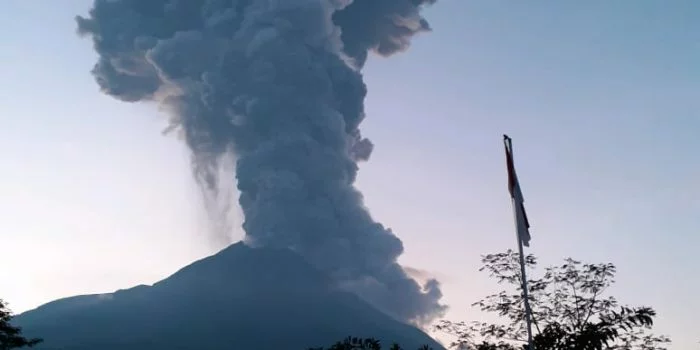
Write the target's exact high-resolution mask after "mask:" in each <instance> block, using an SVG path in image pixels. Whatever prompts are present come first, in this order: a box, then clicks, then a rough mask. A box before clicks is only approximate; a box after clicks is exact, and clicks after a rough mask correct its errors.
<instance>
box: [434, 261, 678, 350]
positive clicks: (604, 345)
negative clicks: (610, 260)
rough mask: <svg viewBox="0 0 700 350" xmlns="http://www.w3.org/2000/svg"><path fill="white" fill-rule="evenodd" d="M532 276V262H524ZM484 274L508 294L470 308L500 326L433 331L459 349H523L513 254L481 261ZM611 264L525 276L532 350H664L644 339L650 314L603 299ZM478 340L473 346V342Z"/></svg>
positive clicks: (456, 325)
mask: <svg viewBox="0 0 700 350" xmlns="http://www.w3.org/2000/svg"><path fill="white" fill-rule="evenodd" d="M525 261H526V266H527V267H528V269H529V270H532V269H533V268H534V267H535V266H536V264H537V260H536V258H535V256H533V255H528V256H526V259H525ZM482 263H483V266H482V267H481V268H480V269H479V271H486V272H488V273H489V275H490V276H491V277H493V278H495V279H496V280H497V281H498V283H499V284H506V285H508V286H509V287H510V288H508V289H507V290H504V291H501V292H499V293H496V294H492V295H489V296H487V297H486V298H484V299H482V300H479V301H477V302H476V303H474V304H473V306H477V307H479V308H480V309H481V310H482V311H485V312H489V313H495V314H497V315H498V316H499V317H501V318H502V319H503V320H504V322H501V323H488V322H472V323H465V322H451V321H447V320H443V321H440V322H439V323H438V324H437V326H436V327H435V328H436V329H437V330H440V331H443V332H447V333H449V334H452V335H454V336H456V338H457V340H456V341H455V342H453V343H452V344H451V346H452V347H453V348H458V349H478V350H515V349H523V348H526V339H527V333H526V332H527V330H526V328H525V322H524V320H525V310H524V307H523V302H522V300H523V299H522V298H523V296H522V291H521V288H520V286H521V284H522V282H521V276H520V264H519V255H518V253H516V252H513V251H512V250H508V251H507V252H505V253H499V254H489V255H486V256H483V257H482ZM615 273H616V268H615V266H614V265H613V264H584V263H581V262H580V261H576V260H574V259H571V258H568V259H565V261H564V263H563V264H562V265H559V266H552V267H548V268H546V269H545V270H544V275H543V276H542V277H540V278H531V277H530V275H532V273H530V275H528V291H529V300H530V305H531V307H532V316H533V333H534V337H533V338H534V339H533V341H534V345H535V348H536V349H537V350H564V349H566V350H603V349H606V350H613V349H614V350H663V349H665V345H666V344H667V343H669V342H670V339H669V338H668V337H665V336H655V335H652V334H649V333H647V332H648V331H649V330H650V329H651V327H652V325H653V318H654V317H655V316H656V313H655V311H654V310H653V309H652V308H650V307H629V306H624V305H621V304H620V303H619V302H618V301H617V299H615V298H614V297H612V296H608V295H606V293H605V292H606V290H607V289H608V287H610V285H612V284H613V283H614V282H615V280H614V277H615ZM477 339H478V341H477Z"/></svg>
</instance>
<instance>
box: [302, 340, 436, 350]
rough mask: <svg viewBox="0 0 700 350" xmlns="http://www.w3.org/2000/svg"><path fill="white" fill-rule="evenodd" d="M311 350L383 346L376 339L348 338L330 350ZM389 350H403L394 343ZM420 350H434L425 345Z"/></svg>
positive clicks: (373, 349) (379, 348)
mask: <svg viewBox="0 0 700 350" xmlns="http://www.w3.org/2000/svg"><path fill="white" fill-rule="evenodd" d="M309 350H382V345H381V343H380V342H379V340H376V339H374V338H366V339H363V338H356V337H347V338H345V340H343V341H339V342H337V343H335V344H334V345H332V346H331V347H329V348H328V349H324V348H310V349H309ZM389 350H402V348H401V347H400V346H399V345H398V344H396V343H394V344H393V345H391V347H390V348H389ZM418 350H432V348H431V347H429V346H427V345H423V346H422V347H420V348H419V349H418Z"/></svg>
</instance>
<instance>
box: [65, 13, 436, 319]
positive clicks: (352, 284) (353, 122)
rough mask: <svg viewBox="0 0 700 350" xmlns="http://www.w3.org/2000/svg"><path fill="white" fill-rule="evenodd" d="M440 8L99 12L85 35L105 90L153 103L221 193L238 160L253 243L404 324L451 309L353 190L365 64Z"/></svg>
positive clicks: (207, 185) (404, 40)
mask: <svg viewBox="0 0 700 350" xmlns="http://www.w3.org/2000/svg"><path fill="white" fill-rule="evenodd" d="M434 2H435V0H354V1H352V0H95V3H94V7H93V8H92V9H91V11H90V13H89V16H88V17H86V18H83V17H78V18H77V21H78V25H79V33H81V34H83V35H89V36H91V37H92V39H93V41H94V47H95V50H96V51H97V53H98V54H99V61H98V63H97V64H96V66H95V67H94V69H93V74H94V76H95V78H96V80H97V82H98V83H99V85H100V87H101V89H102V91H103V92H104V93H106V94H109V95H111V96H113V97H115V98H118V99H121V100H124V101H129V102H136V101H155V102H158V103H160V105H161V106H162V107H164V108H166V109H167V111H168V112H169V114H170V116H171V126H170V127H169V128H170V129H178V130H179V131H180V132H181V134H182V135H183V136H184V139H185V141H186V143H187V145H188V147H189V148H190V149H191V151H192V164H193V168H194V172H195V175H196V178H197V179H198V181H199V183H200V184H201V185H202V187H203V189H204V190H206V191H211V192H213V193H217V191H219V188H218V184H220V183H221V182H222V180H223V181H230V182H232V180H233V179H231V180H227V179H221V178H220V176H221V175H220V174H222V173H221V172H219V171H218V170H217V169H218V168H219V165H220V164H219V161H220V159H222V157H225V156H227V155H230V154H234V155H235V159H236V166H235V167H236V178H237V185H238V189H239V190H240V197H239V204H240V206H241V208H242V211H243V214H244V217H245V221H244V223H243V228H244V230H245V232H246V238H245V240H246V242H247V243H248V244H250V245H253V246H274V247H287V248H290V249H293V250H295V251H297V252H298V253H299V254H301V255H302V256H304V257H305V258H306V259H307V260H309V261H310V262H311V263H313V264H315V265H316V266H317V267H318V268H320V269H323V270H325V271H326V272H328V273H329V274H330V275H332V276H333V277H334V278H335V279H336V281H338V283H339V285H341V286H342V287H344V288H347V289H348V290H351V291H353V292H355V293H357V294H358V295H360V296H361V297H363V298H364V299H366V300H367V301H369V302H370V303H372V304H373V305H375V306H376V307H378V308H380V309H382V310H383V311H385V312H386V313H388V314H390V315H392V316H394V317H395V318H397V319H400V320H404V321H409V322H414V323H418V324H421V323H424V322H426V321H430V320H431V319H433V318H435V317H436V316H439V315H440V314H441V313H442V312H443V311H444V309H445V307H444V306H443V305H441V304H440V303H439V300H440V298H441V296H442V294H441V292H440V289H439V285H438V282H437V281H435V280H431V281H429V282H427V283H426V284H425V285H423V286H420V285H419V284H418V283H417V282H415V281H414V280H413V279H411V278H409V277H408V276H407V274H406V273H405V272H404V270H403V269H402V268H401V266H400V265H399V264H398V263H397V258H398V257H399V255H400V254H402V252H403V246H402V243H401V241H400V240H399V239H398V238H397V237H396V236H394V234H393V233H392V232H391V230H389V229H387V228H385V227H383V226H382V225H381V224H379V223H377V222H375V221H374V220H373V219H372V218H371V216H370V214H369V212H368V211H367V209H366V208H365V207H364V205H363V199H362V196H361V194H360V193H359V192H358V191H357V190H356V189H355V188H354V186H353V183H354V181H355V177H356V174H357V170H358V166H357V163H358V162H359V161H362V160H366V159H368V157H369V155H370V153H371V151H372V144H371V143H370V142H369V140H367V139H365V138H363V137H362V136H361V134H360V131H359V129H358V127H359V124H360V122H361V121H362V119H363V118H364V116H365V114H364V105H363V101H364V97H365V94H366V88H365V85H364V83H363V81H362V76H361V74H360V72H359V71H360V69H361V67H362V66H363V65H364V63H365V61H366V59H367V55H368V52H370V51H374V52H377V53H379V54H381V55H385V56H386V55H390V54H392V53H395V52H398V51H401V50H403V49H405V48H407V46H408V45H409V41H410V39H411V37H412V36H413V35H415V34H417V33H419V32H422V31H427V30H429V27H428V24H427V23H426V21H425V20H424V19H423V18H422V17H421V16H420V10H421V9H422V7H423V6H424V5H427V4H431V3H434Z"/></svg>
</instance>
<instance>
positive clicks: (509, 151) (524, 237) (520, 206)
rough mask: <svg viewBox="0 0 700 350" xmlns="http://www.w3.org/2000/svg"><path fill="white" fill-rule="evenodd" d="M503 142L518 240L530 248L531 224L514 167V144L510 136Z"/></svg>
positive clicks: (505, 136)
mask: <svg viewBox="0 0 700 350" xmlns="http://www.w3.org/2000/svg"><path fill="white" fill-rule="evenodd" d="M503 142H504V143H505V147H506V166H507V167H508V191H509V192H510V198H512V199H513V210H514V211H515V227H516V230H517V233H518V238H519V239H520V242H521V243H522V245H524V246H526V247H529V246H530V223H529V222H528V221H527V214H526V213H525V205H524V203H525V200H524V199H523V193H522V192H521V191H520V184H519V183H518V177H517V176H516V175H515V166H514V165H513V144H512V142H511V139H510V137H508V135H503Z"/></svg>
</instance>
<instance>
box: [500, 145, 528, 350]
mask: <svg viewBox="0 0 700 350" xmlns="http://www.w3.org/2000/svg"><path fill="white" fill-rule="evenodd" d="M503 142H504V143H505V146H506V152H508V154H510V159H511V160H512V159H513V144H512V142H511V139H510V137H508V136H507V135H503ZM512 175H513V176H514V175H515V173H513V174H512ZM509 176H511V175H510V174H509ZM513 180H516V179H513ZM516 181H517V180H516ZM516 186H518V185H517V184H516ZM511 204H512V205H513V219H514V222H515V238H516V239H517V240H518V255H519V257H520V276H521V279H522V284H521V286H520V287H521V288H522V289H523V304H524V306H525V324H526V325H527V346H528V350H535V347H534V345H533V343H532V309H530V298H529V293H528V290H527V276H526V275H525V254H523V240H522V237H520V230H519V225H518V223H519V221H520V219H524V218H518V207H519V206H520V203H515V198H512V197H511Z"/></svg>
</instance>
